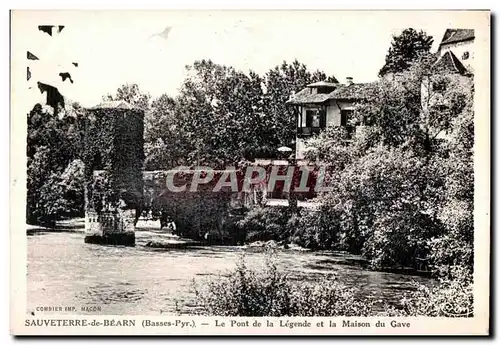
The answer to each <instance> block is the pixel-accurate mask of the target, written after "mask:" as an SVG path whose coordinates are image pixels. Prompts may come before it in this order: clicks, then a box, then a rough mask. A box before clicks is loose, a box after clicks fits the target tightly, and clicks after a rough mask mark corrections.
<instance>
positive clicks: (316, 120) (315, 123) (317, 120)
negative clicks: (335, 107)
mask: <svg viewBox="0 0 500 345" xmlns="http://www.w3.org/2000/svg"><path fill="white" fill-rule="evenodd" d="M324 113H325V112H324V111H320V110H318V109H310V110H306V127H315V128H320V127H321V128H323V127H325V123H324V122H325V121H324V120H325V119H324V117H325V116H324Z"/></svg>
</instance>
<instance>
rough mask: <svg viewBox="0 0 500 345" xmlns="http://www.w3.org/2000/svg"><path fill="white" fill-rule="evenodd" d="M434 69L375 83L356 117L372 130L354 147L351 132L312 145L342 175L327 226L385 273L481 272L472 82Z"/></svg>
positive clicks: (326, 200)
mask: <svg viewBox="0 0 500 345" xmlns="http://www.w3.org/2000/svg"><path fill="white" fill-rule="evenodd" d="M432 62H433V58H432V57H429V56H422V57H421V58H420V59H419V60H418V61H417V62H416V63H414V64H412V65H411V66H409V67H408V70H406V71H404V72H402V73H396V74H393V75H392V76H390V77H386V78H383V79H381V80H380V81H379V82H377V83H374V84H373V85H372V87H371V90H368V95H369V97H368V101H366V102H361V103H358V104H357V106H356V111H355V116H356V117H357V120H360V119H365V120H366V119H368V120H369V123H370V124H372V125H371V126H367V127H365V128H363V131H362V134H361V135H356V136H355V138H354V139H353V140H352V142H351V143H350V145H346V142H345V135H344V133H343V132H342V130H340V131H339V130H327V131H325V132H324V133H322V134H321V135H320V136H318V137H316V138H314V139H312V140H310V141H309V142H308V143H307V146H308V149H309V154H310V157H309V158H317V159H321V160H322V161H323V162H327V163H329V164H330V165H332V166H333V167H335V169H336V170H335V171H336V173H333V174H331V175H330V176H329V178H330V179H331V181H330V185H332V186H333V190H332V191H331V192H328V193H324V195H322V196H321V198H322V200H323V202H322V206H321V209H320V212H321V214H322V215H323V217H324V219H325V220H324V221H323V223H322V224H321V227H323V230H324V231H326V228H327V227H326V226H329V227H330V228H331V229H337V230H336V241H337V244H338V245H339V246H340V247H341V248H342V249H346V250H349V251H352V252H357V253H361V254H364V255H365V256H366V257H367V258H368V259H369V260H370V262H371V264H372V266H373V267H376V268H381V267H394V266H409V267H414V268H419V269H432V270H435V271H437V272H439V273H440V274H444V275H446V274H449V267H451V266H455V265H460V266H463V267H465V268H467V269H470V270H472V266H473V264H472V257H473V255H472V254H473V191H474V190H473V186H474V181H473V150H472V147H473V142H474V126H473V92H474V90H473V80H472V79H471V78H470V77H466V76H461V75H458V74H450V73H449V72H446V71H442V70H438V71H437V70H434V69H433V68H432V66H433V63H432ZM436 85H438V86H436ZM422 264H423V266H422Z"/></svg>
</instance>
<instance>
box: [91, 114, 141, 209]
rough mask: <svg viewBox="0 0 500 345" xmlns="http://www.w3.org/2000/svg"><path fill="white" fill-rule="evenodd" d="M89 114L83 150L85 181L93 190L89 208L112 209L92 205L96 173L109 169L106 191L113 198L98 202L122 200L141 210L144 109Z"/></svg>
mask: <svg viewBox="0 0 500 345" xmlns="http://www.w3.org/2000/svg"><path fill="white" fill-rule="evenodd" d="M88 112H89V116H88V118H87V122H86V127H85V146H84V147H85V148H84V151H83V161H84V163H85V169H86V171H85V179H86V181H87V183H88V186H89V187H90V190H89V201H90V202H89V204H88V205H87V207H88V208H89V209H93V210H95V211H97V212H100V209H101V208H102V207H105V208H107V207H108V206H109V205H106V204H94V203H93V200H94V198H93V190H92V183H93V179H94V176H93V174H94V171H95V170H106V172H107V174H108V176H107V180H108V182H107V184H106V187H105V188H110V191H108V192H109V193H111V192H112V194H113V195H112V196H111V195H109V196H108V198H104V199H103V198H102V197H100V198H99V200H101V201H103V200H106V202H111V203H114V202H116V201H117V200H118V198H122V199H124V201H125V202H126V203H127V207H128V208H133V209H136V210H140V209H141V207H142V202H143V201H142V193H143V180H142V179H143V177H142V169H143V161H144V149H143V147H144V137H143V112H142V110H136V109H119V108H96V109H90V110H88ZM103 188H104V187H103ZM108 192H103V191H100V192H99V193H108ZM109 193H108V194H109Z"/></svg>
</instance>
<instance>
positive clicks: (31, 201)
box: [26, 104, 84, 226]
mask: <svg viewBox="0 0 500 345" xmlns="http://www.w3.org/2000/svg"><path fill="white" fill-rule="evenodd" d="M73 107H74V108H73V109H69V108H68V109H66V110H65V112H59V113H58V114H55V113H54V111H53V109H52V108H51V107H42V106H41V105H40V104H37V105H35V107H34V108H33V110H32V111H31V112H30V113H29V114H28V136H27V159H28V166H27V168H28V169H27V175H28V176H27V210H26V211H27V221H28V223H30V224H42V225H46V226H54V225H55V222H56V220H57V219H58V218H60V217H61V216H64V215H67V211H68V210H69V211H70V213H71V214H73V215H81V210H82V207H83V181H81V180H79V179H78V178H77V176H78V172H79V171H80V170H78V169H77V168H78V163H74V164H70V163H71V162H72V161H73V160H74V159H76V158H78V157H79V156H80V155H81V148H82V140H81V138H82V136H83V135H84V134H83V126H84V124H83V122H81V121H83V117H82V112H81V109H80V108H79V107H78V105H74V106H73ZM58 115H62V116H63V117H59V116H58ZM67 198H68V199H67Z"/></svg>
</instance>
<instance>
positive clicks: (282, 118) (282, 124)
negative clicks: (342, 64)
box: [264, 60, 338, 148]
mask: <svg viewBox="0 0 500 345" xmlns="http://www.w3.org/2000/svg"><path fill="white" fill-rule="evenodd" d="M322 80H324V81H329V82H333V83H337V82H338V81H337V79H336V78H335V77H334V76H330V77H327V75H326V74H325V73H324V72H322V71H319V70H316V71H314V72H312V73H311V72H310V71H309V70H308V69H307V66H306V65H304V64H303V63H300V62H299V61H297V60H294V61H293V62H292V63H287V62H286V61H283V63H282V64H281V65H278V66H275V67H274V68H272V69H271V70H269V71H268V72H267V73H266V74H265V75H264V85H265V90H266V93H265V95H264V104H265V113H266V116H267V117H268V121H267V124H266V126H267V128H268V130H269V131H270V132H271V135H270V136H271V137H274V142H276V148H277V147H279V146H292V147H294V144H293V143H294V140H295V132H296V123H295V121H296V114H295V112H294V109H293V108H292V107H290V106H287V104H286V101H288V100H289V98H290V96H291V94H292V92H298V91H300V90H302V89H303V88H304V87H305V86H306V85H307V84H310V83H314V82H317V81H322Z"/></svg>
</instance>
